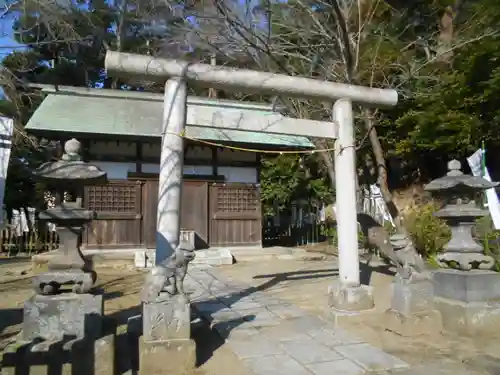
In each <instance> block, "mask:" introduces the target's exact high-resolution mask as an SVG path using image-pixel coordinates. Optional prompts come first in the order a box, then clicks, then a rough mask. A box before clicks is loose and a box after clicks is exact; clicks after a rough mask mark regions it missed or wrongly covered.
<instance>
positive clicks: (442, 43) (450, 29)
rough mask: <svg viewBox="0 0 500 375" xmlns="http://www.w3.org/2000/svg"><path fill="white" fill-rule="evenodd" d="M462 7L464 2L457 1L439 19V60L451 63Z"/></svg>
mask: <svg viewBox="0 0 500 375" xmlns="http://www.w3.org/2000/svg"><path fill="white" fill-rule="evenodd" d="M461 6H462V0H455V1H454V3H453V5H448V6H447V7H446V8H445V9H444V12H443V14H442V16H441V18H440V19H439V36H438V46H437V51H436V53H437V54H438V60H439V61H442V62H445V63H451V60H452V59H453V51H451V47H452V43H453V38H454V34H455V27H454V24H455V20H456V18H457V16H458V12H459V11H460V8H461Z"/></svg>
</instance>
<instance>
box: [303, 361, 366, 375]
mask: <svg viewBox="0 0 500 375" xmlns="http://www.w3.org/2000/svg"><path fill="white" fill-rule="evenodd" d="M306 367H307V368H308V369H309V371H310V372H312V373H313V374H314V375H331V374H342V375H364V374H366V371H365V370H364V369H363V368H361V367H359V366H358V365H356V364H355V363H354V362H352V361H350V360H348V359H339V360H337V361H331V362H321V363H313V364H310V365H306Z"/></svg>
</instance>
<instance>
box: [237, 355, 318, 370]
mask: <svg viewBox="0 0 500 375" xmlns="http://www.w3.org/2000/svg"><path fill="white" fill-rule="evenodd" d="M243 363H244V364H245V365H246V366H247V367H248V368H249V369H250V370H251V371H252V373H253V374H255V375H310V374H311V373H310V372H309V371H307V370H306V368H305V367H304V366H302V365H301V364H300V363H298V362H297V361H296V360H294V359H293V358H290V357H289V356H287V355H275V356H269V357H264V358H252V359H247V360H244V361H243Z"/></svg>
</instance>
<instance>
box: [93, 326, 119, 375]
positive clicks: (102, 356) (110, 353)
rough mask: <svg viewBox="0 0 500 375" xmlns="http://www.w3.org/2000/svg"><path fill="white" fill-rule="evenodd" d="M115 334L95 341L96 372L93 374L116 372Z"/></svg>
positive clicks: (103, 374)
mask: <svg viewBox="0 0 500 375" xmlns="http://www.w3.org/2000/svg"><path fill="white" fill-rule="evenodd" d="M114 370H115V335H107V336H104V337H102V338H100V339H98V340H96V341H95V343H94V372H93V374H92V375H112V374H114V373H115V371H114Z"/></svg>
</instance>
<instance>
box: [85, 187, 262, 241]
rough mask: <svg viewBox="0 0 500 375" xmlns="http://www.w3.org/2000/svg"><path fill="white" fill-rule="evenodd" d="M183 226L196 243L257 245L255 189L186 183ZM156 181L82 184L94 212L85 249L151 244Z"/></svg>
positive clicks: (259, 237) (259, 226)
mask: <svg viewBox="0 0 500 375" xmlns="http://www.w3.org/2000/svg"><path fill="white" fill-rule="evenodd" d="M183 184H184V185H183V194H184V197H183V200H182V207H181V210H182V213H181V228H182V229H184V230H194V231H196V233H197V235H198V237H199V241H198V243H199V244H200V247H208V246H248V245H260V244H261V240H262V223H261V216H262V215H261V204H260V197H259V188H258V187H257V186H255V185H245V184H225V183H213V182H209V181H196V180H194V181H184V182H183ZM157 202H158V180H156V179H150V180H143V181H111V182H109V183H108V184H106V185H98V186H88V187H86V188H85V195H84V205H85V207H86V208H88V209H91V210H95V211H96V212H97V219H96V220H94V221H93V222H92V223H91V224H90V225H89V227H88V228H87V229H86V231H85V234H84V237H83V247H84V248H87V249H125V248H154V247H155V243H156V216H157Z"/></svg>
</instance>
